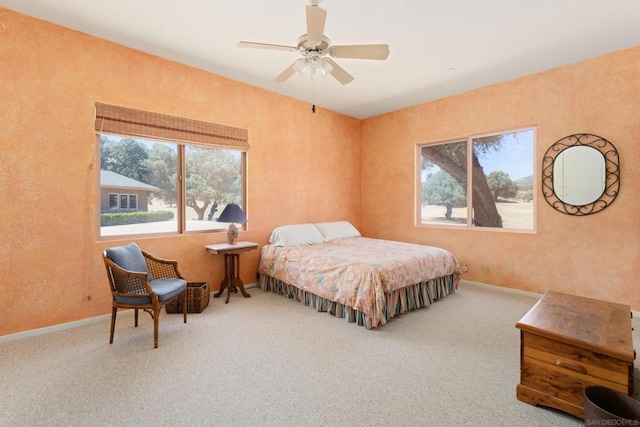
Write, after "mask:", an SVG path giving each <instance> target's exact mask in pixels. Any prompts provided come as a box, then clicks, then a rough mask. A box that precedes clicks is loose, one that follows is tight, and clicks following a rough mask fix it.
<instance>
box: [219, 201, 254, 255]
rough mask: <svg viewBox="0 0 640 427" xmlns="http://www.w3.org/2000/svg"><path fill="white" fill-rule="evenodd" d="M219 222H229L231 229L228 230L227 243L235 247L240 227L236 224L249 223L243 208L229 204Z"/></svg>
mask: <svg viewBox="0 0 640 427" xmlns="http://www.w3.org/2000/svg"><path fill="white" fill-rule="evenodd" d="M218 222H229V223H230V224H229V228H228V229H227V243H229V244H230V245H235V244H236V240H237V239H238V227H236V224H235V223H238V224H244V223H245V222H247V217H246V216H244V212H242V208H241V207H240V206H238V205H236V204H235V203H229V204H228V205H227V206H226V207H225V208H224V210H223V211H222V213H221V214H220V216H219V217H218Z"/></svg>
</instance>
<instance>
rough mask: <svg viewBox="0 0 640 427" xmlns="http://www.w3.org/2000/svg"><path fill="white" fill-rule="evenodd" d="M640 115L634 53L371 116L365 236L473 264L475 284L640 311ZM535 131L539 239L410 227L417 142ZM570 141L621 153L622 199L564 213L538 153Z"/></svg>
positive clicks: (637, 51)
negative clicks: (548, 194)
mask: <svg viewBox="0 0 640 427" xmlns="http://www.w3.org/2000/svg"><path fill="white" fill-rule="evenodd" d="M639 112H640V47H637V48H633V49H628V50H624V51H620V52H615V53H611V54H608V55H605V56H602V57H598V58H594V59H591V60H587V61H583V62H580V63H576V64H571V65H568V66H564V67H561V68H557V69H552V70H549V71H546V72H542V73H539V74H535V75H531V76H527V77H523V78H519V79H517V80H513V81H508V82H504V83H501V84H496V85H493V86H489V87H485V88H482V89H478V90H474V91H471V92H467V93H463V94H460V95H457V96H452V97H449V98H446V99H441V100H437V101H434V102H429V103H425V104H422V105H417V106H414V107H411V108H406V109H402V110H399V111H396V112H392V113H389V114H385V115H382V116H378V117H373V118H370V119H367V120H364V121H363V123H362V176H363V178H362V182H363V192H362V201H363V202H362V226H361V228H362V231H363V232H364V233H365V234H367V235H369V236H371V237H378V238H387V239H395V240H405V241H411V242H417V243H423V244H431V245H436V246H442V247H445V248H448V249H450V250H451V251H452V252H454V253H455V254H456V255H457V257H458V259H459V260H460V261H461V262H466V263H467V265H468V267H469V272H468V273H467V274H466V275H464V277H463V278H465V279H468V280H472V281H476V282H482V283H488V284H493V285H498V286H502V287H507V288H514V289H520V290H525V291H532V292H538V293H544V292H545V291H547V290H549V289H553V290H556V291H561V292H567V293H574V294H578V295H583V296H588V297H593V298H599V299H604V300H608V301H614V302H619V303H626V304H630V305H631V306H632V309H634V310H640V287H639V286H638V282H637V273H638V265H640V222H639V221H638V220H637V218H638V212H639V211H640V191H639V189H640V167H639V166H638V165H640V118H639ZM530 125H535V126H537V149H536V156H537V160H536V165H537V171H536V173H537V180H536V190H537V191H538V195H537V198H536V203H537V233H536V234H516V233H506V232H492V231H486V230H452V229H443V228H426V227H420V228H418V227H415V226H413V224H414V199H415V193H414V174H415V166H414V165H415V146H416V144H418V143H423V142H428V141H435V140H439V139H445V138H451V137H456V136H462V135H468V134H475V133H483V132H490V131H499V130H508V129H512V128H518V127H523V126H530ZM573 133H594V134H597V135H600V136H603V137H605V138H607V139H608V140H609V141H611V142H612V143H613V144H614V145H615V147H616V148H617V149H618V152H619V154H620V163H621V168H622V174H621V190H620V194H619V196H618V198H617V199H616V200H615V202H614V203H613V204H612V205H611V206H610V207H608V208H607V209H605V210H604V211H602V212H599V213H597V214H595V215H591V216H585V217H572V216H568V215H565V214H561V213H559V212H557V211H555V210H554V209H553V208H551V207H550V206H549V205H548V204H547V203H546V201H545V200H544V198H543V197H542V195H541V192H540V185H541V184H540V174H541V162H542V156H543V155H544V153H545V151H546V150H547V148H548V147H549V146H550V145H552V144H553V143H554V142H555V141H557V140H559V139H560V138H562V137H564V136H567V135H570V134H573ZM485 271H486V273H485Z"/></svg>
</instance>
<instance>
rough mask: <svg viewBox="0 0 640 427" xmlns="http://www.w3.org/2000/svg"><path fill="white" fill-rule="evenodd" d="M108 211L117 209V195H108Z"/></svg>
mask: <svg viewBox="0 0 640 427" xmlns="http://www.w3.org/2000/svg"><path fill="white" fill-rule="evenodd" d="M109 209H118V195H117V194H115V193H110V194H109Z"/></svg>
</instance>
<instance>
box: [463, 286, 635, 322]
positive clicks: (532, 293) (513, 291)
mask: <svg viewBox="0 0 640 427" xmlns="http://www.w3.org/2000/svg"><path fill="white" fill-rule="evenodd" d="M459 283H460V284H461V285H466V286H477V287H480V288H488V289H494V290H496V291H502V292H510V293H513V294H520V295H527V296H530V297H535V298H542V295H543V294H539V293H537V292H529V291H521V290H520V289H512V288H503V287H502V286H495V285H487V284H486V283H480V282H472V281H471V280H464V279H460V282H459ZM631 313H632V314H633V317H634V318H636V317H640V311H635V310H631Z"/></svg>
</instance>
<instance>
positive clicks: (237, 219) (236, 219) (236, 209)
mask: <svg viewBox="0 0 640 427" xmlns="http://www.w3.org/2000/svg"><path fill="white" fill-rule="evenodd" d="M218 222H231V223H236V224H244V223H245V222H247V217H246V216H244V212H242V208H241V207H240V206H239V205H236V204H235V203H229V204H228V205H227V206H226V207H225V208H224V210H223V211H222V213H221V214H220V216H219V217H218Z"/></svg>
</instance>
